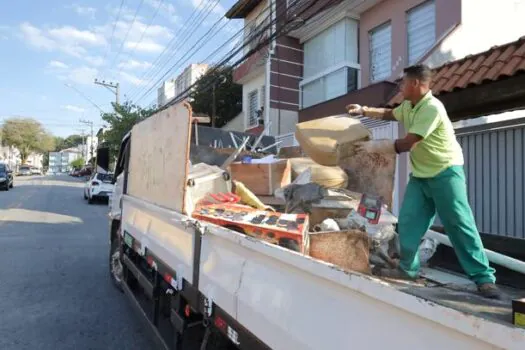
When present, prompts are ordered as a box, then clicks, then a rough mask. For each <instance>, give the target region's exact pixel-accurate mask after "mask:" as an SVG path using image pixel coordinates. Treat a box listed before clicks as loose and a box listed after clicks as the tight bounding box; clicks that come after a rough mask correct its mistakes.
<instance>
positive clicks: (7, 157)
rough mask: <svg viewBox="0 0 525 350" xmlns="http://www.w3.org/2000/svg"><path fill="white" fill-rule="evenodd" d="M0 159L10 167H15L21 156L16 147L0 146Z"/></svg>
mask: <svg viewBox="0 0 525 350" xmlns="http://www.w3.org/2000/svg"><path fill="white" fill-rule="evenodd" d="M0 161H2V162H3V163H6V164H7V165H9V167H10V168H11V169H15V170H16V169H17V166H18V165H20V164H21V162H22V158H21V157H20V152H19V151H18V149H16V148H15V147H12V146H0Z"/></svg>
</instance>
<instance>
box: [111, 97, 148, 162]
mask: <svg viewBox="0 0 525 350" xmlns="http://www.w3.org/2000/svg"><path fill="white" fill-rule="evenodd" d="M113 109H114V110H115V111H114V112H113V113H102V115H101V116H102V120H104V121H105V122H106V123H107V126H108V130H105V131H104V134H103V136H102V138H103V141H104V143H105V144H106V145H107V146H108V147H109V152H110V156H111V157H115V156H116V155H117V153H118V149H119V147H120V142H121V141H122V138H123V137H124V136H125V135H126V134H127V133H128V132H129V131H131V128H133V125H135V124H137V123H138V122H141V121H142V120H144V119H146V118H148V117H149V116H150V115H152V114H153V113H154V112H155V109H153V108H148V109H143V108H141V107H139V106H136V105H134V104H133V103H131V102H130V101H126V102H125V103H124V104H119V105H116V104H113Z"/></svg>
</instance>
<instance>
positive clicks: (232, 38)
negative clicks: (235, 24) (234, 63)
mask: <svg viewBox="0 0 525 350" xmlns="http://www.w3.org/2000/svg"><path fill="white" fill-rule="evenodd" d="M298 1H300V0H295V2H294V4H295V3H296V2H298ZM317 1H318V0H316V1H315V2H317ZM315 2H314V3H315ZM270 6H271V5H269V6H267V7H266V8H265V9H264V10H263V11H261V13H260V14H259V15H261V14H262V13H263V12H265V11H266V10H267V9H268V8H270ZM279 6H284V7H286V4H283V3H281V4H280V5H279ZM292 6H293V5H292ZM310 6H313V4H312V5H309V7H310ZM270 16H271V12H270V13H268V15H267V16H266V18H265V19H264V20H263V21H262V23H265V22H266V20H267V19H268V18H269V17H270ZM281 16H283V15H281ZM286 16H287V14H286V13H285V14H284V17H286ZM258 17H259V16H257V18H258ZM221 19H222V18H221ZM278 19H280V17H279V16H276V18H275V19H274V20H273V21H270V23H268V24H267V25H266V26H265V27H264V28H261V29H260V30H259V33H257V35H254V36H253V37H254V38H256V37H258V38H260V35H261V34H262V33H264V32H266V31H267V30H268V29H269V28H270V27H271V26H272V25H273V24H274V23H276V22H277V21H278ZM243 32H244V28H242V29H241V30H239V31H238V32H237V33H235V34H234V35H233V36H232V37H231V38H229V39H228V40H226V41H225V42H224V43H223V44H222V45H221V46H219V48H217V49H216V50H215V51H214V52H213V53H212V54H210V55H209V56H208V57H207V58H206V59H205V61H206V60H208V59H209V58H210V57H211V56H212V55H214V54H215V53H217V52H219V51H220V50H221V49H222V48H224V47H225V46H226V45H227V44H229V42H230V41H233V40H234V39H235V37H236V36H238V35H239V34H240V33H243ZM208 33H209V31H208V32H207V33H205V34H204V35H203V36H202V37H201V39H203V38H205V36H206V35H207V34H208ZM199 41H200V40H199ZM247 45H249V42H245V43H243V45H241V47H240V48H237V49H235V50H232V51H234V53H233V54H231V55H229V56H227V58H226V59H223V60H222V62H227V61H228V60H229V59H231V58H233V57H235V55H237V54H238V53H239V52H241V50H242V49H243V48H244V47H245V46H247ZM201 47H202V45H201ZM199 48H200V47H199ZM199 48H197V49H199ZM248 57H249V56H248ZM221 64H224V63H221ZM173 68H174V67H172V68H170V70H168V72H166V73H165V74H164V75H163V76H162V77H161V79H158V80H157V81H156V82H155V83H154V84H153V85H152V86H151V87H150V88H149V89H148V90H147V91H146V92H145V93H144V94H142V96H141V97H140V98H139V100H138V101H140V100H141V99H142V98H144V97H145V96H147V95H148V94H149V93H150V92H151V91H152V90H153V89H154V88H155V87H156V86H157V85H158V84H159V83H160V82H161V81H162V79H163V78H164V77H166V75H167V74H169V72H170V71H171V70H172V69H173ZM194 85H195V84H194ZM187 91H189V89H187V90H186V91H185V92H184V93H187ZM138 101H137V102H138Z"/></svg>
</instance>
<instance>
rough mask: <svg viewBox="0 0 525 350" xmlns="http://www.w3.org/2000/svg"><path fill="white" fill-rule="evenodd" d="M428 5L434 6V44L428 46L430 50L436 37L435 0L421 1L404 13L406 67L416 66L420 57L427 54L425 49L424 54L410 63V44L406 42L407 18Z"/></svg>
mask: <svg viewBox="0 0 525 350" xmlns="http://www.w3.org/2000/svg"><path fill="white" fill-rule="evenodd" d="M430 3H433V4H434V42H433V43H432V45H430V46H429V48H432V47H433V45H434V44H435V43H436V41H437V35H436V30H437V29H436V28H437V12H436V0H425V1H423V2H422V3H420V4H417V5H416V6H414V7H411V8H410V9H408V10H407V11H406V12H405V29H406V30H405V40H406V52H405V54H406V65H407V66H411V65H414V64H417V62H418V60H420V59H421V57H423V56H424V55H425V54H427V53H428V50H429V49H427V50H426V51H425V52H423V54H422V55H421V56H420V57H418V58H417V59H416V60H415V61H414V62H410V44H409V40H408V18H409V16H410V14H411V13H413V12H414V11H415V10H417V9H418V8H421V7H424V6H428V5H429V4H430Z"/></svg>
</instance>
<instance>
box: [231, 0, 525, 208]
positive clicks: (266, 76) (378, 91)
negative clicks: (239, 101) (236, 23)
mask: <svg viewBox="0 0 525 350" xmlns="http://www.w3.org/2000/svg"><path fill="white" fill-rule="evenodd" d="M270 9H271V10H272V11H270ZM266 12H270V14H269V16H270V18H276V22H277V24H276V25H275V26H272V27H271V28H269V29H268V30H271V31H272V32H273V33H275V32H277V34H278V36H277V38H276V39H274V40H272V41H270V43H269V45H268V46H265V47H263V48H261V49H260V50H259V51H257V52H256V53H254V54H252V55H251V56H250V57H249V58H247V59H246V60H245V61H244V62H243V63H242V64H241V65H240V66H238V67H237V68H236V70H235V72H234V80H235V81H236V82H238V83H240V84H242V85H243V111H242V113H241V114H240V115H239V116H238V117H237V118H236V119H234V120H233V121H232V122H231V123H230V124H229V125H227V128H231V129H235V128H239V127H242V129H243V130H242V131H246V130H248V131H250V130H251V131H254V132H261V130H262V127H261V126H258V125H257V123H256V119H257V116H258V115H261V114H262V116H263V120H264V124H266V125H268V124H269V123H270V122H271V127H270V128H269V130H268V132H269V134H271V135H274V136H276V137H277V138H278V139H281V140H286V143H288V144H291V143H293V142H294V139H293V132H294V130H295V124H296V123H297V122H300V121H306V120H311V119H316V118H321V117H325V116H329V115H335V114H341V113H344V112H345V106H346V105H347V104H349V103H359V104H363V105H369V106H382V105H385V104H387V102H388V101H389V100H390V99H391V98H392V96H393V95H394V94H395V93H396V90H397V89H396V87H397V85H396V84H395V81H396V80H397V79H398V78H400V77H401V74H402V71H403V68H405V67H407V66H409V65H412V64H415V63H427V64H429V65H430V66H432V67H437V66H440V65H442V64H444V63H445V62H447V61H453V60H456V59H459V58H462V57H464V56H466V55H472V54H476V53H479V52H481V51H483V50H486V49H487V48H489V47H491V46H493V45H499V44H503V43H505V42H509V41H512V40H515V39H516V38H518V37H519V36H520V35H523V34H524V32H523V28H521V27H520V26H516V25H515V23H520V22H521V18H523V16H524V15H525V1H524V0H508V1H500V2H498V3H497V5H496V4H495V2H494V1H491V0H343V1H335V2H334V1H329V0H320V1H313V0H295V1H294V0H288V1H286V0H274V1H271V0H270V1H263V0H261V1H257V0H239V1H238V2H237V3H236V4H235V5H234V6H233V7H232V8H231V9H230V10H229V11H228V12H227V13H226V17H228V18H230V19H235V18H240V19H243V20H244V23H245V28H246V30H245V36H246V37H247V38H249V37H250V35H249V33H250V32H251V30H249V29H248V28H250V26H254V25H255V26H256V27H257V24H258V23H259V22H262V21H263V20H264V18H266V17H267V15H266V16H265V13H266ZM272 15H273V16H275V17H271V16H272ZM261 18H262V19H261ZM286 26H289V27H291V26H293V27H292V28H290V29H289V30H288V31H286V34H284V33H283V31H279V28H281V29H282V28H286ZM452 83H453V82H451V84H452ZM262 91H264V95H263V94H262ZM256 96H257V98H256ZM262 107H264V108H262ZM239 120H242V121H243V123H241V122H239ZM363 123H364V124H365V125H367V126H368V127H369V128H370V129H371V130H372V133H373V135H374V137H375V138H397V137H400V136H401V135H403V134H404V129H403V127H402V126H401V125H398V124H397V123H390V122H381V121H379V122H378V121H372V120H369V119H366V118H364V119H363ZM232 126H234V127H232ZM408 163H409V162H408V158H407V156H406V155H403V156H401V157H399V159H398V174H397V176H396V177H397V180H396V195H395V203H394V208H395V210H394V211H397V209H398V208H399V204H400V198H402V195H403V193H404V190H403V189H404V187H405V185H406V182H407V179H408V174H409V171H410V169H409V164H408Z"/></svg>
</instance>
